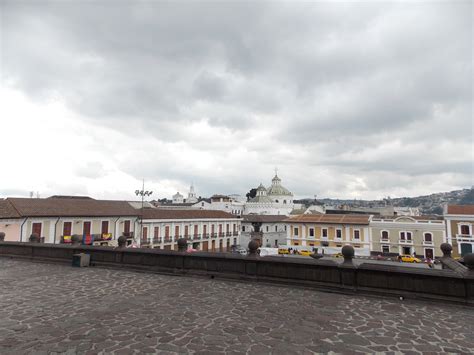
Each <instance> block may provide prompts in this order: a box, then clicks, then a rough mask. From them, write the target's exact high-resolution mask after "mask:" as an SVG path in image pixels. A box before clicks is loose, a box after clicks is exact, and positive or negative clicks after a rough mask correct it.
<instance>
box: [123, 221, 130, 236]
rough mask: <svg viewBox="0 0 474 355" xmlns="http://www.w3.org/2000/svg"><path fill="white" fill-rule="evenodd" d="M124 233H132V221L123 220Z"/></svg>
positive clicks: (126, 234) (127, 234)
mask: <svg viewBox="0 0 474 355" xmlns="http://www.w3.org/2000/svg"><path fill="white" fill-rule="evenodd" d="M123 234H124V235H125V236H127V237H128V236H129V234H130V221H125V222H123Z"/></svg>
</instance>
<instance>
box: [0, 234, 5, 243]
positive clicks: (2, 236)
mask: <svg viewBox="0 0 474 355" xmlns="http://www.w3.org/2000/svg"><path fill="white" fill-rule="evenodd" d="M3 241H5V233H3V232H0V242H3Z"/></svg>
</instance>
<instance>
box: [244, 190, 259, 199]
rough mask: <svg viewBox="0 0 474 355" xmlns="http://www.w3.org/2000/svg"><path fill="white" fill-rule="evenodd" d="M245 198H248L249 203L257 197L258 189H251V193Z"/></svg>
mask: <svg viewBox="0 0 474 355" xmlns="http://www.w3.org/2000/svg"><path fill="white" fill-rule="evenodd" d="M245 196H247V201H249V200H250V199H252V198H254V197H255V196H257V189H250V191H249V192H247V194H246V195H245Z"/></svg>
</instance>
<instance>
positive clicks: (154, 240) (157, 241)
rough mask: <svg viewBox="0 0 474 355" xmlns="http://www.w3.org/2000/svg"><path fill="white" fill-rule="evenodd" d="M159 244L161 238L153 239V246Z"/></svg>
mask: <svg viewBox="0 0 474 355" xmlns="http://www.w3.org/2000/svg"><path fill="white" fill-rule="evenodd" d="M159 243H161V238H159V237H158V238H153V244H159Z"/></svg>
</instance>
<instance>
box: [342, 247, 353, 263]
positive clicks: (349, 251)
mask: <svg viewBox="0 0 474 355" xmlns="http://www.w3.org/2000/svg"><path fill="white" fill-rule="evenodd" d="M341 253H342V256H343V257H344V264H345V265H352V264H353V263H352V259H353V258H354V254H355V251H354V247H353V246H352V245H344V246H343V247H342V249H341Z"/></svg>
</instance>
